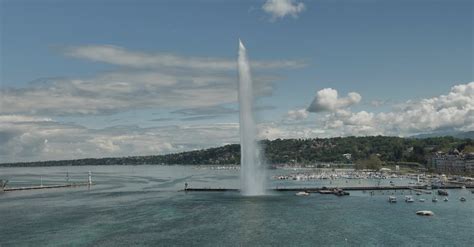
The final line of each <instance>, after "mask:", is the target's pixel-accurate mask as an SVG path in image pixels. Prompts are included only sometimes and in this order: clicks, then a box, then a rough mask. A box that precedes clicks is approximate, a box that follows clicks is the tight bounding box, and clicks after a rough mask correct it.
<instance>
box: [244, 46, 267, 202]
mask: <svg viewBox="0 0 474 247" xmlns="http://www.w3.org/2000/svg"><path fill="white" fill-rule="evenodd" d="M238 67H239V108H240V155H241V157H240V184H241V185H240V187H241V193H242V195H246V196H257V195H264V194H265V178H266V177H265V167H264V164H263V162H262V157H260V154H261V149H260V146H259V145H258V142H257V126H256V124H255V120H254V112H253V110H254V95H253V83H252V76H251V75H250V65H249V61H248V58H247V51H246V49H245V46H244V44H242V41H240V40H239V59H238Z"/></svg>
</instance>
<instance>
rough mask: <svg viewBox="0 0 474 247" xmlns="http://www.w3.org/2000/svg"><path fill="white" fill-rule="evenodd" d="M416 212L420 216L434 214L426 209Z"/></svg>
mask: <svg viewBox="0 0 474 247" xmlns="http://www.w3.org/2000/svg"><path fill="white" fill-rule="evenodd" d="M416 214H417V215H421V216H433V215H434V213H433V212H432V211H428V210H421V211H417V212H416Z"/></svg>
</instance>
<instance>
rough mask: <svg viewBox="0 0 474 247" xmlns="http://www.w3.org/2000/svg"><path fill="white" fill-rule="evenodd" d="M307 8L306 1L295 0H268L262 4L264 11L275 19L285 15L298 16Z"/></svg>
mask: <svg viewBox="0 0 474 247" xmlns="http://www.w3.org/2000/svg"><path fill="white" fill-rule="evenodd" d="M305 8H306V7H305V5H304V3H302V2H297V1H295V0H267V1H266V2H265V3H264V4H263V6H262V9H263V11H265V12H266V13H267V14H270V15H271V16H272V17H271V20H273V21H274V20H276V19H281V18H284V17H285V16H292V17H293V18H296V17H298V14H299V13H301V12H302V11H303V10H305Z"/></svg>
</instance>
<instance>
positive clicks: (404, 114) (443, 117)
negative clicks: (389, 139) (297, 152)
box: [325, 82, 474, 136]
mask: <svg viewBox="0 0 474 247" xmlns="http://www.w3.org/2000/svg"><path fill="white" fill-rule="evenodd" d="M473 116H474V82H471V83H468V84H461V85H457V86H454V87H452V88H451V91H450V92H449V93H448V94H446V95H440V96H437V97H432V98H427V99H421V100H418V101H407V102H406V103H405V104H404V105H403V106H399V107H397V108H395V109H394V110H393V111H390V112H380V113H371V112H366V111H360V112H356V113H354V112H350V111H347V110H336V111H334V112H333V113H331V114H330V115H329V116H328V117H327V118H326V122H325V126H326V127H327V128H331V129H337V130H338V131H339V132H340V134H341V135H379V134H383V135H397V136H398V135H401V136H407V135H413V134H418V133H425V132H434V131H442V130H461V131H471V130H474V117H473Z"/></svg>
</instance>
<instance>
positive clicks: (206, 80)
mask: <svg viewBox="0 0 474 247" xmlns="http://www.w3.org/2000/svg"><path fill="white" fill-rule="evenodd" d="M273 80H274V79H273V78H269V77H259V76H257V77H256V78H254V83H255V85H254V87H255V94H256V95H257V96H267V95H271V93H272V91H273V85H272V81H273ZM236 87H237V79H236V78H235V76H231V75H225V74H223V75H213V74H191V75H188V74H181V73H179V74H170V73H162V72H149V71H145V72H141V71H127V72H113V73H107V74H104V75H100V76H98V77H95V78H90V79H55V78H52V79H45V80H44V81H43V82H37V83H34V84H32V85H29V86H27V87H25V88H19V89H16V88H4V89H0V95H1V98H0V104H1V105H2V107H1V108H0V114H4V115H5V114H8V115H13V114H23V115H25V114H27V115H50V116H51V115H52V116H58V115H60V116H65V115H104V114H112V113H117V112H123V111H127V110H131V109H147V108H154V109H163V108H169V107H174V108H199V107H209V106H215V105H219V104H225V103H234V102H236V100H237V89H236Z"/></svg>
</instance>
